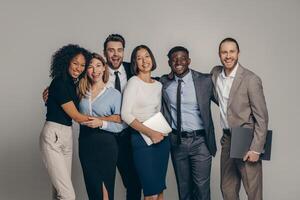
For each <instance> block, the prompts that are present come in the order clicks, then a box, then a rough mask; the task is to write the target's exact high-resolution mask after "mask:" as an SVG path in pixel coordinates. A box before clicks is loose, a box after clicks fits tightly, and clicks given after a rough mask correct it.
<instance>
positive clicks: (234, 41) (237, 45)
mask: <svg viewBox="0 0 300 200" xmlns="http://www.w3.org/2000/svg"><path fill="white" fill-rule="evenodd" d="M224 42H233V43H235V45H236V47H237V50H238V52H240V46H239V44H238V42H237V41H236V40H235V39H234V38H231V37H228V38H225V39H223V40H222V41H221V42H220V44H219V53H220V51H221V45H222V44H223V43H224Z"/></svg>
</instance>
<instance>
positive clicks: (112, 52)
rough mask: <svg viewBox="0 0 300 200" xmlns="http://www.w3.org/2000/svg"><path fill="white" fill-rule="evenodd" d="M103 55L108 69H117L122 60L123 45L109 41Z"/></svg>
mask: <svg viewBox="0 0 300 200" xmlns="http://www.w3.org/2000/svg"><path fill="white" fill-rule="evenodd" d="M104 55H105V57H106V60H107V64H108V65H109V67H110V68H112V69H115V70H117V69H119V67H120V66H121V64H122V62H123V58H124V47H123V44H122V43H121V42H119V41H109V42H108V43H107V46H106V49H104Z"/></svg>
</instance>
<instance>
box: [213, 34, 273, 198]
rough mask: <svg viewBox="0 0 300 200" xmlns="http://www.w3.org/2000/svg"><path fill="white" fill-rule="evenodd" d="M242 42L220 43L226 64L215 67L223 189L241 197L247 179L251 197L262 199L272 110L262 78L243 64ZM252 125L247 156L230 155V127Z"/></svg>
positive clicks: (222, 60)
mask: <svg viewBox="0 0 300 200" xmlns="http://www.w3.org/2000/svg"><path fill="white" fill-rule="evenodd" d="M239 53H240V49H239V45H238V43H237V41H236V40H235V39H233V38H225V39H224V40H223V41H222V42H221V43H220V45H219V56H220V60H221V62H222V64H223V66H216V67H214V68H213V70H212V74H213V77H212V78H213V82H214V85H215V96H216V98H217V100H218V102H219V108H220V114H221V127H222V128H223V137H222V139H221V145H222V152H221V190H222V194H223V198H224V199H225V200H238V199H240V198H239V192H240V187H241V180H242V181H243V185H244V188H245V190H246V193H247V196H248V199H249V200H261V199H262V197H263V195H262V163H261V160H259V155H260V153H262V151H263V147H264V144H265V141H266V134H267V127H268V111H267V107H266V101H265V97H264V93H263V87H262V82H261V79H260V78H259V77H258V76H257V75H256V74H254V73H253V72H251V71H250V70H248V69H246V68H244V67H243V66H242V65H241V64H239V62H238V59H239ZM234 127H245V128H252V129H253V131H254V137H253V140H252V143H251V146H250V149H249V151H248V152H247V153H246V155H245V157H244V159H243V160H242V159H234V158H230V145H231V132H230V128H234Z"/></svg>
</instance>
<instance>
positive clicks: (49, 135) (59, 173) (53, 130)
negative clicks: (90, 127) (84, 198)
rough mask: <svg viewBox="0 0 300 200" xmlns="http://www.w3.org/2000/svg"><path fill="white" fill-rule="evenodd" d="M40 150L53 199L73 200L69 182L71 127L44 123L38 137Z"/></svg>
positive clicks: (70, 181)
mask: <svg viewBox="0 0 300 200" xmlns="http://www.w3.org/2000/svg"><path fill="white" fill-rule="evenodd" d="M40 150H41V154H42V159H43V162H44V164H45V166H46V169H47V171H48V174H49V177H50V180H51V183H52V185H53V199H55V200H75V192H74V188H73V185H72V180H71V170H72V154H73V135H72V127H71V126H65V125H62V124H58V123H55V122H49V121H46V122H45V125H44V127H43V130H42V132H41V135H40Z"/></svg>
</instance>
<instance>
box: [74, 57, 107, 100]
mask: <svg viewBox="0 0 300 200" xmlns="http://www.w3.org/2000/svg"><path fill="white" fill-rule="evenodd" d="M93 58H94V59H97V60H100V61H101V62H102V64H103V65H104V68H105V70H104V74H103V76H102V80H103V82H104V83H107V82H108V79H109V70H108V66H107V64H106V62H105V60H104V58H103V57H102V56H101V55H99V54H97V53H92V59H93ZM92 59H91V61H92ZM91 61H90V62H91ZM91 87H92V81H91V79H90V78H89V77H88V76H87V73H86V72H85V74H84V76H83V78H82V79H81V80H80V81H79V85H78V88H77V93H78V96H79V99H82V98H83V97H87V94H88V91H90V89H91Z"/></svg>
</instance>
